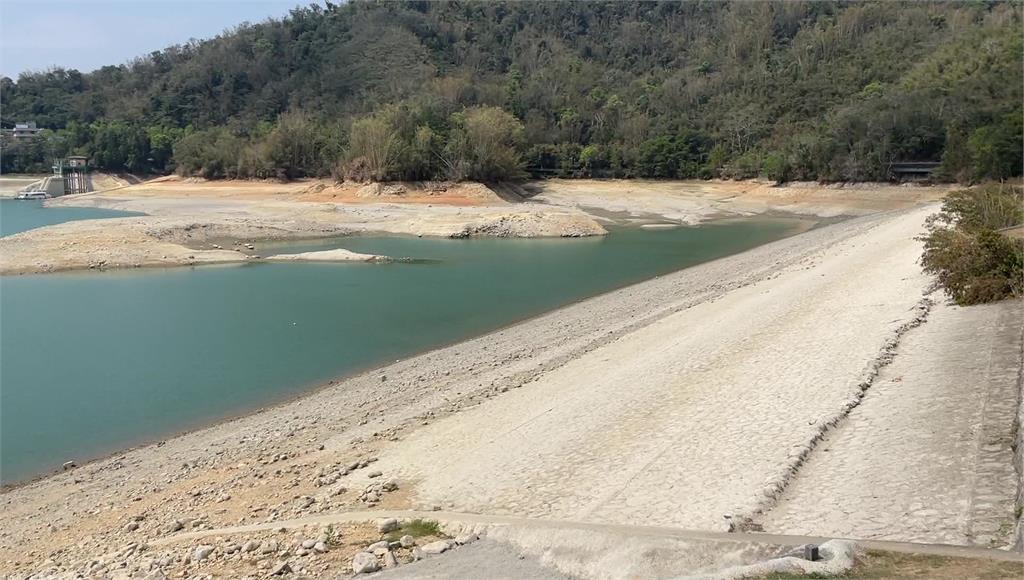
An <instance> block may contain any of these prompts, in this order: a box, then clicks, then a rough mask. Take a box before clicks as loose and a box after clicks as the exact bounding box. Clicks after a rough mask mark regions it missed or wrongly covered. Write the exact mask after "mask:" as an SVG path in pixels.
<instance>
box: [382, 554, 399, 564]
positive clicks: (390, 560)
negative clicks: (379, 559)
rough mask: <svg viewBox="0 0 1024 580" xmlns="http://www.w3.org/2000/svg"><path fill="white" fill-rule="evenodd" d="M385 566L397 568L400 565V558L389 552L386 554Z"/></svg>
mask: <svg viewBox="0 0 1024 580" xmlns="http://www.w3.org/2000/svg"><path fill="white" fill-rule="evenodd" d="M384 567H385V568H397V567H398V558H395V555H394V554H392V553H391V552H388V553H387V554H384Z"/></svg>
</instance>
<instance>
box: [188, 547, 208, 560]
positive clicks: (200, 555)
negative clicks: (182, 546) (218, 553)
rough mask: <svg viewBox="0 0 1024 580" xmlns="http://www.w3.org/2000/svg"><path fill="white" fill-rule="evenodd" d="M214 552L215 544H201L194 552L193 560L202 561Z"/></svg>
mask: <svg viewBox="0 0 1024 580" xmlns="http://www.w3.org/2000/svg"><path fill="white" fill-rule="evenodd" d="M212 553H213V546H206V545H204V546H199V547H198V548H196V551H195V552H193V553H192V561H193V562H202V561H203V560H205V559H207V558H209V557H210V554H212Z"/></svg>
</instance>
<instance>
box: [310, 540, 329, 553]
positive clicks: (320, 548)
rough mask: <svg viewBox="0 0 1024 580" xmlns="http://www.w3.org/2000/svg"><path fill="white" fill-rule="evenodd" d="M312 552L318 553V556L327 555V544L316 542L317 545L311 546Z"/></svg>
mask: <svg viewBox="0 0 1024 580" xmlns="http://www.w3.org/2000/svg"><path fill="white" fill-rule="evenodd" d="M313 551H314V552H316V553H318V554H326V553H327V544H326V543H324V542H317V543H315V544H313Z"/></svg>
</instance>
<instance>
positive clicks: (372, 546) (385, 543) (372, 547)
mask: <svg viewBox="0 0 1024 580" xmlns="http://www.w3.org/2000/svg"><path fill="white" fill-rule="evenodd" d="M380 549H384V550H388V549H390V544H388V541H387V540H381V541H379V542H374V543H372V544H370V545H369V546H367V547H366V551H367V552H373V551H375V550H380Z"/></svg>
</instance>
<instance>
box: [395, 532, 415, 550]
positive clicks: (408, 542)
mask: <svg viewBox="0 0 1024 580" xmlns="http://www.w3.org/2000/svg"><path fill="white" fill-rule="evenodd" d="M398 543H399V544H401V546H402V547H403V548H411V547H413V546H415V545H416V538H414V537H412V536H410V535H409V534H406V535H404V536H402V537H401V538H399V539H398Z"/></svg>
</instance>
